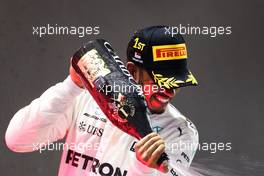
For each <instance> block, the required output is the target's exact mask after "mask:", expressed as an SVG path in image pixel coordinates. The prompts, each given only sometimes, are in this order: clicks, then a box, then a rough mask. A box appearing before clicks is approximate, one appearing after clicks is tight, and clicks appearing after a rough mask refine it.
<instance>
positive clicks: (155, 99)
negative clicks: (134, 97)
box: [138, 69, 179, 113]
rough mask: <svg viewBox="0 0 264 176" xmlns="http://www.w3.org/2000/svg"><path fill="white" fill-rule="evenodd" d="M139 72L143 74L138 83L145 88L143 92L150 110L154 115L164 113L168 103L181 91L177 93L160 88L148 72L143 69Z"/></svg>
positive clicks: (173, 90)
mask: <svg viewBox="0 0 264 176" xmlns="http://www.w3.org/2000/svg"><path fill="white" fill-rule="evenodd" d="M139 71H141V72H142V73H141V74H140V77H139V79H138V83H139V84H141V85H142V86H143V92H144V95H145V97H146V102H147V105H148V108H149V110H150V111H151V112H152V113H163V112H164V111H165V109H166V107H167V105H168V103H169V102H170V101H171V100H172V98H173V97H174V96H175V95H176V93H177V92H178V90H179V89H177V91H176V90H175V89H165V88H162V87H159V86H158V85H157V84H156V83H155V82H154V80H153V79H152V78H151V77H150V75H149V74H148V72H147V71H145V70H143V69H141V70H139Z"/></svg>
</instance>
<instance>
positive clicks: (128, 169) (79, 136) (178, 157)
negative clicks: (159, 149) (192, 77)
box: [6, 77, 198, 176]
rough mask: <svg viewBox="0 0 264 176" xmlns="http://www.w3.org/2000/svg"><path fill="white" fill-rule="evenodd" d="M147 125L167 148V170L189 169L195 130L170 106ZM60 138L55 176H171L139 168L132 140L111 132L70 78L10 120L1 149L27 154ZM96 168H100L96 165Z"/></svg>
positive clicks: (92, 101) (50, 89)
mask: <svg viewBox="0 0 264 176" xmlns="http://www.w3.org/2000/svg"><path fill="white" fill-rule="evenodd" d="M150 119H151V125H152V127H153V130H154V131H157V132H158V133H159V134H160V135H161V136H162V137H163V138H164V140H165V142H166V152H167V154H168V155H169V158H170V165H172V166H173V165H177V164H183V165H184V166H187V167H188V166H189V165H190V164H191V162H192V159H193V157H194V154H195V151H196V149H197V145H198V133H197V131H196V129H195V127H194V125H193V124H192V123H191V122H190V121H188V120H187V119H186V118H185V117H184V116H183V115H182V114H181V113H180V112H179V111H178V110H177V109H176V108H175V107H173V106H172V105H171V104H169V105H168V107H167V109H166V111H165V112H164V113H162V114H159V115H157V114H153V115H151V117H150ZM65 136H66V144H68V145H64V147H65V148H64V150H63V154H62V158H61V164H60V169H59V174H58V175H59V176H75V175H76V176H86V175H131V176H136V175H172V174H171V173H170V172H169V173H168V174H161V173H160V172H158V171H156V170H155V169H152V168H148V167H147V166H145V165H143V164H142V163H140V162H139V161H138V160H137V159H136V157H135V152H134V151H133V145H134V144H135V142H136V141H137V140H136V139H135V138H133V137H131V136H130V135H128V134H126V133H124V132H122V131H121V130H119V129H117V128H116V127H115V126H113V124H112V123H111V122H110V121H108V120H107V119H106V117H105V115H104V114H103V112H102V111H101V109H100V108H99V107H98V105H97V104H96V102H95V101H94V100H93V98H92V97H91V95H90V94H89V92H88V91H85V90H83V89H80V88H79V87H77V86H76V85H75V84H74V83H73V82H72V81H71V78H70V77H68V78H67V79H66V80H65V81H63V82H61V83H58V84H56V85H55V86H53V87H51V88H49V89H48V90H47V91H45V92H44V93H43V94H42V95H41V96H40V97H39V98H37V99H35V100H34V101H32V102H31V104H29V105H28V106H26V107H24V108H22V109H21V110H19V111H18V112H17V113H16V114H15V115H14V117H13V118H12V120H11V121H10V124H9V126H8V129H7V131H6V143H7V146H8V147H9V148H10V149H11V150H13V151H16V152H31V151H34V150H37V149H39V146H40V144H41V146H43V145H47V144H49V143H51V142H55V141H57V140H59V139H62V138H64V137H65ZM78 144H79V145H78ZM180 144H182V146H180ZM183 144H187V145H192V146H193V147H192V148H191V147H186V146H185V147H184V145H183ZM41 146H40V147H41ZM82 146H85V147H86V148H82ZM37 147H38V148H37ZM177 147H178V148H177ZM98 162H99V163H100V165H99V164H98V165H96V164H97V163H98Z"/></svg>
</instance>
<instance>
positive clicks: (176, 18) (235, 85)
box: [0, 0, 264, 176]
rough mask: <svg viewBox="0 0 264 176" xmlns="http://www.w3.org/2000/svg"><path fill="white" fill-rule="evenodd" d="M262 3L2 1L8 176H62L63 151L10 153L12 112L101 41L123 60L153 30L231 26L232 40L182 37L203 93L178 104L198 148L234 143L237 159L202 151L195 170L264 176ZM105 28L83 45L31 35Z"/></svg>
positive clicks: (0, 49) (1, 164)
mask: <svg viewBox="0 0 264 176" xmlns="http://www.w3.org/2000/svg"><path fill="white" fill-rule="evenodd" d="M263 9H264V2H263V0H251V1H241V0H233V1H232V0H221V1H211V0H206V1H205V0H204V1H202V0H192V1H191V0H182V1H176V0H163V1H153V0H144V1H143V0H133V1H132V0H128V1H121V0H120V1H102V0H97V1H89V0H82V1H80V0H77V1H70V0H64V1H62V0H57V1H34V0H28V1H23V0H16V1H14V0H9V1H3V0H1V5H0V66H1V69H0V72H1V73H0V75H1V82H0V94H1V99H0V101H1V111H0V114H1V118H0V124H1V128H0V134H1V145H0V149H1V152H0V170H1V175H14V176H15V175H20V176H22V175H25V176H29V175H56V174H57V172H58V167H59V163H60V152H56V151H46V152H44V153H42V154H39V153H38V152H34V153H25V154H18V153H13V152H11V151H10V150H9V149H8V148H7V147H6V145H5V142H4V134H5V131H6V128H7V126H8V123H9V121H10V119H11V118H12V116H13V115H14V113H15V112H16V111H18V110H19V109H20V108H22V107H23V106H25V105H27V104H29V103H30V102H31V101H32V100H33V99H35V98H36V97H38V96H40V94H41V93H42V92H43V91H45V90H46V89H47V88H49V87H50V86H52V85H53V84H55V83H57V82H59V81H62V80H64V78H65V77H66V76H67V75H68V67H69V58H70V57H71V55H72V54H73V53H74V51H75V50H76V49H77V48H78V47H80V46H81V45H82V44H83V43H85V42H87V41H89V40H92V39H94V38H96V37H100V38H104V39H107V40H108V41H110V42H111V43H112V45H113V47H114V48H115V50H116V51H117V53H118V55H119V56H120V57H121V58H125V49H126V45H127V41H128V39H129V36H130V35H131V34H132V33H133V31H134V30H135V29H138V28H143V27H145V26H149V25H157V24H167V25H171V26H178V25H179V24H180V23H181V24H185V25H186V24H190V25H191V26H209V27H210V26H231V27H232V34H231V35H223V36H218V37H215V38H211V37H210V36H209V35H207V36H206V35H189V36H185V38H186V41H187V44H188V45H187V46H188V48H189V50H188V51H189V53H188V54H189V56H190V59H189V61H190V62H189V63H190V68H191V70H192V73H193V74H194V75H195V76H196V78H197V80H198V81H199V87H190V88H184V89H182V90H181V92H180V93H179V94H178V96H177V97H176V98H175V100H174V102H173V104H174V105H175V106H176V107H177V108H178V109H179V110H180V111H181V112H182V113H183V114H185V115H186V116H187V117H189V118H190V119H191V120H192V121H193V122H194V123H195V125H196V127H197V128H198V130H199V135H200V141H201V142H225V143H226V142H232V150H231V151H217V152H216V153H215V154H211V153H210V152H209V151H200V152H198V153H197V155H196V156H195V159H194V162H193V166H194V167H197V168H199V169H200V170H203V171H206V172H207V174H208V175H221V173H222V174H223V175H254V176H255V175H256V176H261V175H263V174H264V159H263V157H264V141H263V134H264V129H263V122H264V119H263V113H264V106H263V98H264V96H263V95H264V94H263V92H262V91H263V85H264V82H263V75H264V70H263V64H264V61H263V59H264V58H263V39H264V34H263V31H264V30H263V27H264V25H263V19H264V18H263V17H264V15H263ZM47 24H51V25H55V24H58V25H60V26H64V25H65V26H71V25H76V26H99V27H100V34H99V35H97V36H94V35H90V36H86V37H84V38H79V37H78V36H69V35H51V36H44V37H42V38H40V37H38V36H36V35H32V26H46V25H47Z"/></svg>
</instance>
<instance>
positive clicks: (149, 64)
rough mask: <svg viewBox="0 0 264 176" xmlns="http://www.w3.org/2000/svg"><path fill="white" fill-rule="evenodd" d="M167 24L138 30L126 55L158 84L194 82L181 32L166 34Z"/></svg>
mask: <svg viewBox="0 0 264 176" xmlns="http://www.w3.org/2000/svg"><path fill="white" fill-rule="evenodd" d="M166 29H168V26H151V27H147V28H144V29H141V30H138V31H136V32H135V33H134V35H133V36H132V37H131V39H130V41H129V43H128V47H127V58H128V59H129V60H130V61H132V62H134V63H135V64H138V65H140V66H142V67H143V68H145V69H146V70H147V71H148V73H149V74H150V75H151V76H152V78H153V79H154V81H155V82H156V83H157V84H158V85H159V86H164V87H165V88H168V89H171V88H178V87H183V86H193V85H197V84H198V83H197V81H196V79H195V78H194V76H193V75H192V73H191V72H190V70H189V69H188V68H187V59H188V57H187V48H186V45H185V41H184V39H183V37H182V36H181V35H180V34H176V35H173V36H171V35H167V34H166V31H167V30H166Z"/></svg>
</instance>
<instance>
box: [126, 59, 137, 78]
mask: <svg viewBox="0 0 264 176" xmlns="http://www.w3.org/2000/svg"><path fill="white" fill-rule="evenodd" d="M126 67H127V70H128V71H129V72H130V74H131V75H132V76H133V77H134V79H135V81H136V82H138V80H139V74H138V71H139V69H138V67H137V66H136V65H135V64H134V63H133V62H130V61H128V62H127V63H126Z"/></svg>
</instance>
